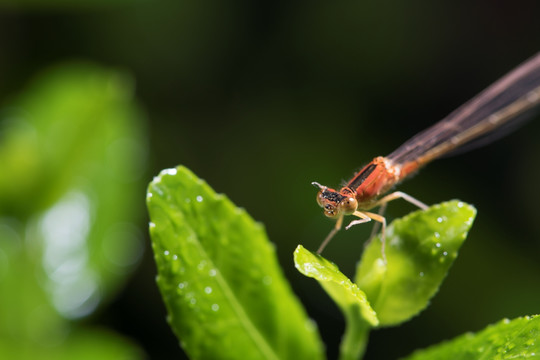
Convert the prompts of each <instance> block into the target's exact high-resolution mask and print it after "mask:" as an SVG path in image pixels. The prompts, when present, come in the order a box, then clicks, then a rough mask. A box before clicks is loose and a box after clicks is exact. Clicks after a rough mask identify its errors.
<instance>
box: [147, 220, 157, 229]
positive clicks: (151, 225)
mask: <svg viewBox="0 0 540 360" xmlns="http://www.w3.org/2000/svg"><path fill="white" fill-rule="evenodd" d="M148 227H149V228H150V229H153V228H155V227H156V224H154V223H153V222H151V221H150V222H149V223H148Z"/></svg>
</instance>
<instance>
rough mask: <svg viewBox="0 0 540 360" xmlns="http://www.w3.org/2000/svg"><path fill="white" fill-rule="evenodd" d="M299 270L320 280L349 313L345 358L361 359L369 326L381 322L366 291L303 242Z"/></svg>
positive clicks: (297, 252)
mask: <svg viewBox="0 0 540 360" xmlns="http://www.w3.org/2000/svg"><path fill="white" fill-rule="evenodd" d="M294 263H295V265H296V268H297V269H298V271H300V272H301V273H302V274H304V275H306V276H309V277H312V278H314V279H315V280H317V281H318V282H319V284H320V285H321V286H322V287H323V288H324V290H325V291H326V292H327V293H328V295H330V297H331V298H332V299H333V300H334V301H335V302H336V304H337V305H338V306H339V308H340V309H341V311H342V312H343V314H344V316H345V320H346V323H347V328H346V331H345V336H344V340H343V343H342V348H341V357H342V358H343V359H358V358H359V357H360V356H361V354H362V353H363V352H364V349H365V345H366V341H367V335H368V332H369V329H370V328H371V327H373V326H377V325H378V324H379V320H378V319H377V315H376V314H375V312H374V311H373V309H372V308H371V306H370V305H369V302H368V300H367V298H366V295H365V294H364V292H363V291H362V290H360V289H359V288H358V286H356V284H353V283H352V282H351V280H349V278H347V277H346V276H345V275H344V274H343V273H342V272H341V271H339V269H338V267H337V266H336V265H335V264H334V263H332V262H330V261H328V260H326V259H325V258H323V257H322V256H320V255H317V254H313V253H312V252H310V251H309V250H306V249H305V248H304V247H303V246H302V245H298V247H297V248H296V250H295V251H294Z"/></svg>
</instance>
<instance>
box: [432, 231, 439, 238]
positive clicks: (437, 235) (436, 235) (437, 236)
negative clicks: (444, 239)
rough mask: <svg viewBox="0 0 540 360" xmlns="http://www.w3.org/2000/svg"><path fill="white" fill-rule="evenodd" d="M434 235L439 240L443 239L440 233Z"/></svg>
mask: <svg viewBox="0 0 540 360" xmlns="http://www.w3.org/2000/svg"><path fill="white" fill-rule="evenodd" d="M433 235H434V236H435V237H436V238H437V239H438V238H440V237H441V234H439V233H438V232H436V231H435V232H434V233H433Z"/></svg>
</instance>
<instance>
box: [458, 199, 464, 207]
mask: <svg viewBox="0 0 540 360" xmlns="http://www.w3.org/2000/svg"><path fill="white" fill-rule="evenodd" d="M463 206H465V204H464V203H462V202H461V201H460V202H458V203H457V207H458V208H462V207H463Z"/></svg>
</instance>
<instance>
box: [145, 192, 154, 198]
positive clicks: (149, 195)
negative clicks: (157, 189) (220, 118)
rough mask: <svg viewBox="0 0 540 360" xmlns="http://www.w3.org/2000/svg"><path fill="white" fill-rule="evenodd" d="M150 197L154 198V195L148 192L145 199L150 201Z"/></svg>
mask: <svg viewBox="0 0 540 360" xmlns="http://www.w3.org/2000/svg"><path fill="white" fill-rule="evenodd" d="M152 196H154V194H152V193H151V192H149V193H148V194H146V198H147V199H150V198H151V197H152Z"/></svg>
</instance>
